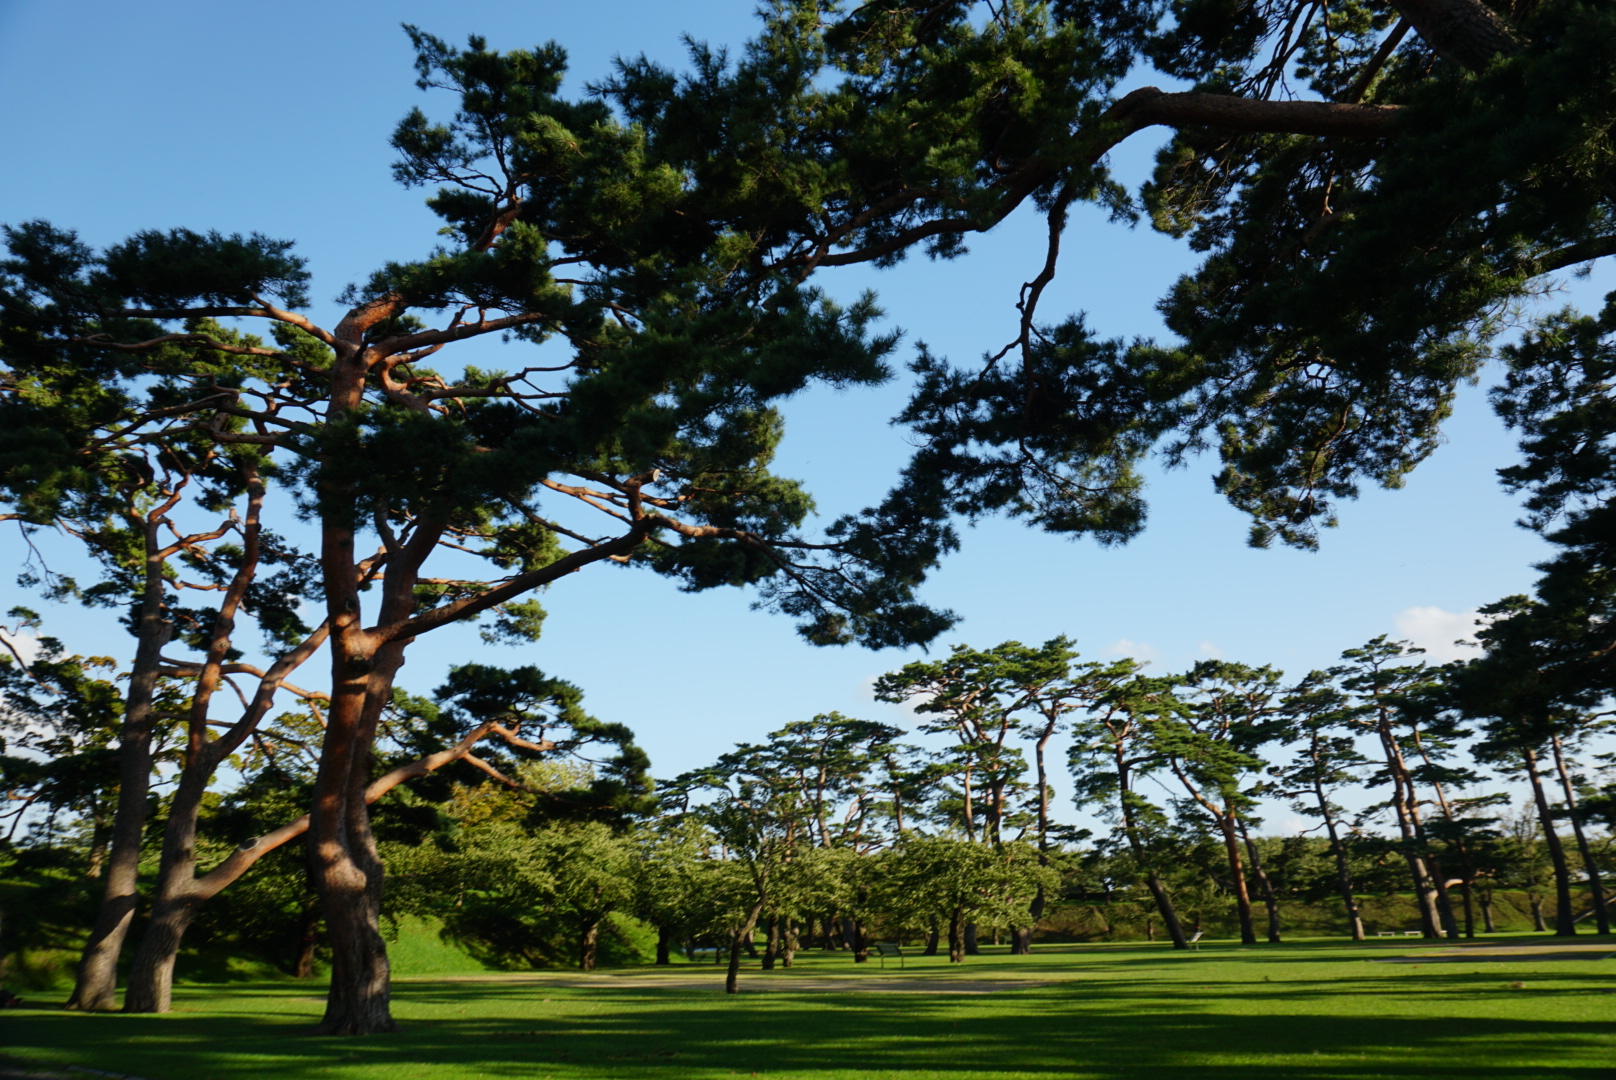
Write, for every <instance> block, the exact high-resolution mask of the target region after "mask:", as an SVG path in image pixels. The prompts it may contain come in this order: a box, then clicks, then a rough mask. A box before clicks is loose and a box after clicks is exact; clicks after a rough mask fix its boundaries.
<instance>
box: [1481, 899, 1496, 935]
mask: <svg viewBox="0 0 1616 1080" xmlns="http://www.w3.org/2000/svg"><path fill="white" fill-rule="evenodd" d="M1479 891H1480V893H1481V926H1482V929H1483V930H1484V931H1486V932H1487V933H1489V934H1495V933H1497V932H1498V928H1497V927H1496V926H1495V925H1493V891H1492V890H1491V889H1481V890H1479Z"/></svg>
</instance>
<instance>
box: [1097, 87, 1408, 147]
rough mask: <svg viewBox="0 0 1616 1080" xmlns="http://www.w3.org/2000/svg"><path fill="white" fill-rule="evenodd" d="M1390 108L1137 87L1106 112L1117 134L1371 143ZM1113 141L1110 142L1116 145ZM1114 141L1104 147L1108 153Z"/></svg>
mask: <svg viewBox="0 0 1616 1080" xmlns="http://www.w3.org/2000/svg"><path fill="white" fill-rule="evenodd" d="M1397 109H1398V107H1397V106H1396V105H1359V104H1344V103H1341V102H1334V101H1259V100H1257V99H1255V98H1243V97H1234V96H1232V95H1230V94H1204V93H1199V92H1195V91H1191V92H1187V93H1181V94H1169V93H1165V92H1164V91H1161V90H1158V89H1157V88H1156V87H1154V86H1146V87H1142V88H1140V89H1138V90H1135V91H1133V93H1131V94H1129V95H1127V96H1126V97H1124V98H1123V99H1122V100H1121V101H1119V102H1117V103H1116V104H1115V105H1113V106H1112V107H1111V108H1110V110H1108V112H1109V115H1110V117H1111V119H1113V120H1115V121H1120V122H1121V123H1122V124H1123V125H1124V126H1125V127H1124V130H1123V132H1122V133H1121V134H1122V135H1123V136H1126V135H1130V134H1132V133H1133V132H1135V131H1139V130H1141V129H1143V128H1147V127H1151V126H1153V125H1156V124H1163V125H1166V126H1167V127H1216V128H1226V129H1228V130H1230V131H1265V132H1273V133H1275V134H1282V135H1333V136H1338V137H1343V138H1377V137H1380V136H1383V135H1386V134H1387V133H1388V132H1389V131H1390V128H1391V124H1392V120H1393V119H1394V118H1395V117H1396V116H1397ZM1120 141H1121V138H1120V137H1119V138H1118V139H1117V140H1115V142H1120ZM1115 142H1113V143H1111V144H1110V145H1107V146H1106V150H1109V149H1110V148H1111V146H1112V145H1115Z"/></svg>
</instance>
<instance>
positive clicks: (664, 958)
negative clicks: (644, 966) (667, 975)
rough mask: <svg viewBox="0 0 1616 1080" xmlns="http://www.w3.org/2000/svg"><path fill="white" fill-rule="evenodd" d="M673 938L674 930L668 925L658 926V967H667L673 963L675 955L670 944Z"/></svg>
mask: <svg viewBox="0 0 1616 1080" xmlns="http://www.w3.org/2000/svg"><path fill="white" fill-rule="evenodd" d="M672 940H673V931H672V930H669V929H668V927H667V926H666V925H662V926H658V927H657V933H656V962H657V966H658V967H667V966H668V965H670V964H672V963H673V956H672V954H671V950H670V949H669V945H670V943H671V942H672Z"/></svg>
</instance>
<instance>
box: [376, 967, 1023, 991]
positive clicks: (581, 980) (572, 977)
mask: <svg viewBox="0 0 1616 1080" xmlns="http://www.w3.org/2000/svg"><path fill="white" fill-rule="evenodd" d="M394 982H395V983H405V984H407V983H411V982H432V983H445V982H496V983H500V984H514V985H522V986H550V987H556V988H558V989H560V988H565V987H583V986H588V987H595V988H600V989H605V988H610V989H614V990H710V991H712V992H714V993H719V994H721V993H723V992H724V976H723V972H722V971H719V972H717V973H715V974H713V975H708V976H697V975H686V974H684V973H682V972H681V973H680V974H678V975H671V974H670V975H663V974H657V973H654V974H645V973H641V972H634V973H625V974H602V973H595V974H589V975H585V974H581V973H580V974H569V973H562V972H555V973H550V972H546V973H543V974H526V973H524V974H520V975H506V974H488V975H435V976H430V977H427V976H418V977H409V978H400V979H395V980H394ZM1048 985H1050V980H1031V979H994V978H985V979H963V978H940V979H939V978H924V977H918V976H915V977H911V976H903V975H891V976H886V975H870V976H862V977H859V978H852V979H838V978H834V977H824V976H813V975H804V976H793V975H789V974H785V973H782V972H772V973H769V974H761V973H758V972H753V973H750V974H745V975H742V976H741V982H740V987H741V991H742V992H743V993H752V992H754V991H759V990H769V991H781V990H783V991H789V992H791V993H797V994H860V993H863V994H996V993H1000V992H1001V991H1006V990H1027V989H1031V988H1033V987H1036V986H1048Z"/></svg>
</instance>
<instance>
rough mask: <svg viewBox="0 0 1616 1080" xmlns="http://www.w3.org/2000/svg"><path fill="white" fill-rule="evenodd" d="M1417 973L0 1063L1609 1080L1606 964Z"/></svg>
mask: <svg viewBox="0 0 1616 1080" xmlns="http://www.w3.org/2000/svg"><path fill="white" fill-rule="evenodd" d="M1494 940H1495V942H1496V943H1497V944H1510V945H1522V944H1535V943H1537V942H1543V941H1545V939H1542V938H1531V937H1523V936H1509V937H1504V938H1501V939H1494ZM1578 940H1579V943H1580V944H1591V939H1590V938H1588V937H1582V938H1579V939H1578ZM1603 940H1605V941H1607V942H1608V941H1609V939H1603ZM1545 943H1546V942H1545ZM1611 948H1612V949H1613V950H1616V943H1612V944H1611ZM1430 951H1432V950H1431V947H1430V946H1429V945H1416V944H1415V943H1412V942H1403V941H1400V940H1399V941H1398V942H1395V943H1391V942H1386V943H1381V942H1374V943H1371V944H1369V945H1367V946H1357V947H1354V946H1352V945H1351V944H1350V943H1342V942H1337V941H1331V942H1321V941H1313V942H1299V943H1291V944H1286V945H1283V946H1279V947H1271V946H1270V947H1258V948H1240V947H1238V946H1235V945H1230V944H1212V945H1209V946H1206V947H1204V948H1203V949H1202V950H1201V951H1200V952H1196V953H1188V954H1185V953H1178V954H1174V953H1173V952H1172V951H1171V950H1169V949H1167V948H1165V947H1162V946H1139V945H1127V946H1112V945H1079V946H1053V947H1046V948H1043V949H1041V950H1040V951H1039V952H1038V954H1036V955H1034V956H1031V957H1011V956H1007V955H1004V954H1003V950H990V952H989V954H988V955H985V956H982V957H973V958H971V959H970V960H968V961H967V963H965V964H964V965H949V964H948V963H946V962H945V961H942V960H939V959H937V958H909V959H908V960H907V962H906V965H905V969H904V970H903V971H901V972H900V971H897V970H894V965H893V964H892V963H890V962H889V963H888V966H887V968H886V970H884V971H883V970H882V969H881V968H879V967H877V965H876V964H874V963H870V964H867V965H857V966H855V965H854V964H853V962H852V960H851V958H849V957H848V956H846V955H845V954H842V955H834V954H833V955H821V954H818V953H808V954H805V955H804V956H803V957H802V958H801V962H799V963H798V964H797V965H796V966H795V967H794V968H792V969H791V970H789V971H775V972H771V973H764V972H760V971H756V970H755V965H753V970H748V971H746V972H745V973H743V981H742V987H743V993H742V994H740V995H739V996H736V997H726V996H725V995H724V994H723V993H722V992H721V990H722V974H721V972H720V971H718V970H717V969H714V968H711V967H703V966H699V965H691V966H685V965H681V966H678V967H675V968H673V969H671V970H670V969H663V970H661V971H656V970H651V969H632V970H619V971H616V972H610V973H604V974H601V975H598V976H593V977H590V976H577V975H572V974H569V973H554V974H549V973H545V974H535V975H500V974H491V973H479V972H473V971H466V970H462V971H460V972H458V973H444V974H438V975H419V974H418V975H415V976H405V977H403V978H401V979H400V980H399V981H398V982H397V984H396V985H395V990H394V1011H395V1015H396V1016H397V1017H398V1019H399V1021H400V1023H401V1024H402V1025H403V1030H402V1032H401V1033H399V1034H397V1035H390V1036H379V1037H372V1038H366V1039H330V1038H320V1037H315V1036H311V1035H308V1034H305V1032H306V1031H307V1029H308V1027H309V1025H310V1024H311V1023H312V1022H313V1021H314V1020H316V1019H317V1018H318V1016H319V1014H320V1009H321V1002H322V996H321V993H320V991H321V989H322V988H321V987H320V986H318V985H315V984H310V983H295V982H238V983H233V984H227V985H214V986H204V985H193V986H187V987H184V988H182V989H181V990H180V991H179V993H178V994H177V997H176V1008H175V1011H174V1012H173V1013H172V1014H170V1015H168V1016H160V1017H127V1016H118V1015H107V1016H81V1015H74V1014H68V1013H63V1012H60V1011H56V1010H55V1009H49V1010H43V1009H42V1010H34V1009H21V1010H15V1011H13V1010H7V1011H6V1012H4V1013H0V1054H4V1055H6V1056H8V1057H11V1058H13V1059H18V1060H22V1061H28V1062H33V1063H39V1064H42V1065H46V1066H53V1067H56V1068H61V1067H64V1066H69V1065H77V1066H80V1067H88V1068H92V1069H97V1070H102V1071H106V1072H114V1073H124V1074H135V1075H138V1076H142V1077H148V1078H150V1080H209V1078H212V1080H237V1078H246V1077H249V1076H252V1077H257V1076H262V1075H272V1076H274V1077H276V1078H278V1080H301V1078H309V1080H314V1078H320V1080H362V1078H363V1080H369V1078H399V1080H450V1078H461V1077H511V1078H517V1077H522V1078H528V1077H533V1078H542V1077H553V1078H555V1080H563V1078H565V1080H584V1078H591V1080H592V1078H605V1077H613V1078H616V1077H624V1078H627V1077H636V1078H638V1077H645V1078H664V1077H665V1078H670V1080H671V1078H674V1077H678V1078H680V1080H703V1078H708V1077H730V1076H768V1077H777V1078H801V1080H852V1078H855V1077H866V1076H872V1075H873V1076H879V1077H882V1078H890V1080H900V1078H901V1080H918V1078H921V1077H931V1078H948V1080H964V1078H975V1077H982V1078H994V1080H1011V1078H1026V1077H1038V1078H1051V1077H1060V1078H1063V1080H1066V1078H1070V1080H1079V1078H1088V1077H1141V1078H1143V1077H1165V1078H1184V1080H1190V1078H1225V1077H1226V1078H1229V1080H1234V1078H1237V1077H1238V1078H1241V1080H1288V1078H1331V1080H1335V1078H1343V1080H1344V1078H1349V1077H1351V1078H1358V1077H1413V1076H1419V1077H1455V1078H1458V1077H1465V1078H1467V1080H1476V1078H1499V1080H1505V1078H1507V1080H1525V1078H1531V1077H1587V1078H1594V1077H1598V1078H1601V1080H1609V1078H1611V1077H1613V1076H1616V959H1613V960H1602V959H1589V958H1587V957H1588V956H1590V955H1592V956H1600V955H1603V954H1602V953H1597V952H1596V953H1593V954H1587V953H1584V954H1581V957H1580V958H1577V959H1555V960H1546V959H1530V958H1528V959H1511V960H1508V961H1501V960H1499V959H1482V958H1481V957H1482V956H1484V955H1485V954H1484V953H1482V952H1477V953H1473V954H1466V956H1465V958H1464V959H1462V960H1460V961H1459V962H1436V961H1435V960H1434V959H1430V958H1426V959H1423V960H1421V961H1420V962H1414V963H1385V962H1377V961H1386V960H1389V959H1392V958H1394V957H1401V956H1407V957H1411V958H1416V959H1418V954H1421V953H1427V952H1430ZM1472 956H1474V957H1475V958H1474V959H1471V957H1472ZM429 959H430V958H425V959H424V960H422V961H420V962H425V960H429ZM446 962H451V963H452V962H453V961H452V958H450V960H449V961H446ZM404 966H406V967H407V966H408V965H404ZM995 987H1003V988H1001V989H993V988H995ZM906 988H908V989H912V990H917V991H919V992H906ZM985 990H991V991H992V992H981V991H985ZM946 991H955V992H946ZM958 991H974V992H969V993H961V992H958Z"/></svg>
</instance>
